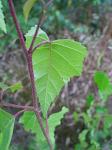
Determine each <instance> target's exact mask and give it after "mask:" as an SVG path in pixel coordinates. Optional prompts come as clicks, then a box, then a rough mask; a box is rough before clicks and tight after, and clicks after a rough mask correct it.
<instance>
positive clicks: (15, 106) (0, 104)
mask: <svg viewBox="0 0 112 150" xmlns="http://www.w3.org/2000/svg"><path fill="white" fill-rule="evenodd" d="M0 106H1V107H2V106H3V107H12V108H17V109H29V110H34V108H33V107H32V106H26V105H25V106H21V105H16V104H11V103H0Z"/></svg>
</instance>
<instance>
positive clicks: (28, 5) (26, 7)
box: [23, 0, 37, 21]
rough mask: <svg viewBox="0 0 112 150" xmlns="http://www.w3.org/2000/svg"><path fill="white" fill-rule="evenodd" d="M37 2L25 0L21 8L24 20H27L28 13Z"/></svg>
mask: <svg viewBox="0 0 112 150" xmlns="http://www.w3.org/2000/svg"><path fill="white" fill-rule="evenodd" d="M36 1H37V0H27V1H26V2H25V4H24V6H23V13H24V17H25V20H26V21H27V20H28V17H29V13H30V11H31V9H32V7H33V6H34V4H35V2H36Z"/></svg>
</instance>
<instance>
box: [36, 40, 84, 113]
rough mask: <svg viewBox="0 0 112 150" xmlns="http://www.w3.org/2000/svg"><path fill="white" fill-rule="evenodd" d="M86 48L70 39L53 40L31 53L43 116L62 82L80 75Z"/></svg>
mask: <svg viewBox="0 0 112 150" xmlns="http://www.w3.org/2000/svg"><path fill="white" fill-rule="evenodd" d="M86 54H87V52H86V48H85V47H84V46H83V45H81V44H80V43H79V42H75V41H73V40H70V39H62V40H55V41H53V42H51V43H48V44H46V45H43V46H41V47H39V48H38V49H37V50H36V51H35V52H34V53H33V67H34V74H35V80H36V88H37V94H38V97H39V99H40V104H41V108H42V111H43V113H44V116H45V115H46V113H47V110H48V107H49V105H50V103H51V102H52V101H53V100H54V98H55V97H56V96H57V95H58V94H59V92H60V90H61V88H62V87H63V85H64V83H65V82H66V81H68V80H69V79H70V77H73V76H80V75H81V72H82V66H83V60H84V57H85V56H86Z"/></svg>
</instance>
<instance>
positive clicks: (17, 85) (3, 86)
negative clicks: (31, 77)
mask: <svg viewBox="0 0 112 150" xmlns="http://www.w3.org/2000/svg"><path fill="white" fill-rule="evenodd" d="M22 88H23V86H22V83H21V82H17V83H15V84H13V85H11V86H8V85H6V84H4V83H3V82H0V89H2V90H3V91H6V90H11V92H12V93H14V92H16V91H17V90H20V89H22Z"/></svg>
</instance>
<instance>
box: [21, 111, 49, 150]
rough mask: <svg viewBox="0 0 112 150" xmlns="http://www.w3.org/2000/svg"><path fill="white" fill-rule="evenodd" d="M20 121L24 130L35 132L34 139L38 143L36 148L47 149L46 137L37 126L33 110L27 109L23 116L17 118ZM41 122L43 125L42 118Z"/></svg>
mask: <svg viewBox="0 0 112 150" xmlns="http://www.w3.org/2000/svg"><path fill="white" fill-rule="evenodd" d="M19 122H20V123H22V124H23V126H24V128H25V130H26V131H29V132H31V133H35V134H36V141H37V144H38V150H47V149H49V146H48V144H47V142H46V139H45V137H44V135H43V133H42V130H41V128H40V126H39V122H38V120H37V118H36V115H35V113H34V112H33V111H27V112H25V113H24V114H23V116H22V117H21V118H20V120H19ZM43 124H44V125H45V120H43Z"/></svg>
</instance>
